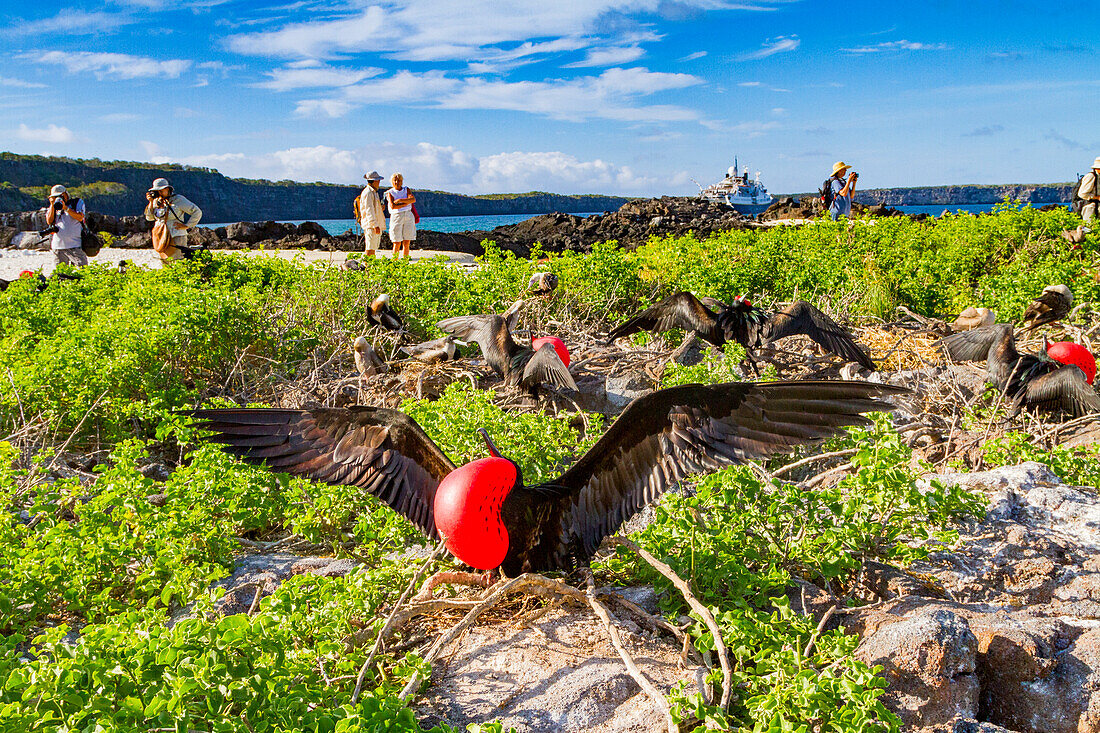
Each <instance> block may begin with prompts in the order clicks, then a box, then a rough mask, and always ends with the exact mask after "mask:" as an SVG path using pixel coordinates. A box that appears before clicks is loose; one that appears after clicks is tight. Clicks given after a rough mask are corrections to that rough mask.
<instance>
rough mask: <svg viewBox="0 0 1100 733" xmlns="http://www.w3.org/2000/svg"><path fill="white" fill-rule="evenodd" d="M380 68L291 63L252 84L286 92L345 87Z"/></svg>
mask: <svg viewBox="0 0 1100 733" xmlns="http://www.w3.org/2000/svg"><path fill="white" fill-rule="evenodd" d="M382 71H383V70H382V69H375V68H367V69H346V68H339V67H335V66H325V65H320V64H319V65H316V66H299V65H294V64H291V65H289V66H284V67H282V68H279V69H274V70H272V71H269V72H267V75H268V76H269V77H271V78H270V80H268V81H263V82H259V83H257V84H254V85H253V86H257V87H261V88H263V89H274V90H275V91H277V92H286V91H290V90H292V89H310V88H313V89H317V88H336V87H346V86H350V85H352V84H356V83H358V82H361V81H363V80H364V79H369V78H370V77H372V76H378V75H379V74H381V73H382Z"/></svg>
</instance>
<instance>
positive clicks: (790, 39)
mask: <svg viewBox="0 0 1100 733" xmlns="http://www.w3.org/2000/svg"><path fill="white" fill-rule="evenodd" d="M801 44H802V41H801V40H800V39H799V37H798V36H777V37H776V38H769V39H768V40H766V41H764V42H763V43H762V44H760V48H759V49H757V50H755V51H748V52H746V53H743V54H741V56H740V57H739V58H740V59H741V60H742V61H755V60H756V59H766V58H767V57H769V56H774V55H775V54H777V53H786V52H787V51H794V50H795V49H796V48H798V47H799V46H800V45H801Z"/></svg>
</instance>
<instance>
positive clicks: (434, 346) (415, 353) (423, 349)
mask: <svg viewBox="0 0 1100 733" xmlns="http://www.w3.org/2000/svg"><path fill="white" fill-rule="evenodd" d="M400 348H401V351H403V352H405V353H406V354H408V355H409V356H411V357H412V358H414V359H416V360H418V361H423V362H426V363H428V364H434V363H437V362H441V361H457V360H458V359H461V358H462V352H461V351H459V348H458V343H457V342H456V341H455V337H454V336H444V337H443V338H441V339H434V340H432V341H424V342H423V343H419V344H407V345H405V346H402V347H400Z"/></svg>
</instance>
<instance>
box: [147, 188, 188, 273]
mask: <svg viewBox="0 0 1100 733" xmlns="http://www.w3.org/2000/svg"><path fill="white" fill-rule="evenodd" d="M145 199H146V200H147V201H148V202H149V203H148V204H146V206H145V218H146V219H148V220H149V221H151V222H154V224H153V249H155V250H156V251H157V254H159V255H160V258H161V260H178V259H181V258H182V257H183V250H181V249H180V247H186V246H187V232H189V231H190V230H191V229H194V228H195V225H196V224H198V223H199V220H200V219H202V209H200V208H199V207H198V206H195V205H194V204H193V203H191V202H190V201H188V200H187V199H186V198H185V197H184V196H182V195H181V194H178V193H176V191H175V189H174V188H172V185H171V184H170V183H168V179H166V178H158V179H156V180H155V181H153V185H152V186H150V187H149V190H148V191H146V192H145Z"/></svg>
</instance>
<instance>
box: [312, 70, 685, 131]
mask: <svg viewBox="0 0 1100 733" xmlns="http://www.w3.org/2000/svg"><path fill="white" fill-rule="evenodd" d="M701 83H702V79H700V78H699V77H697V76H693V75H691V74H673V73H667V72H654V71H649V70H648V69H644V68H637V67H635V68H629V69H623V68H617V67H616V68H612V69H607V70H605V71H604V72H603V73H601V74H599V75H598V76H584V77H577V78H574V79H553V80H548V81H514V82H513V81H504V80H497V79H486V78H484V77H467V78H462V79H454V78H451V77H449V76H447V75H446V74H444V73H443V72H439V71H429V72H424V73H413V72H410V71H400V72H398V73H396V74H394V75H392V76H389V77H384V78H378V79H367V80H365V81H363V82H360V83H359V84H355V85H352V86H348V87H344V88H342V89H340V90H337V96H335V97H332V98H328V99H309V100H303V101H302V102H300V103H299V104H298V109H297V110H296V112H297V113H298V114H299V115H310V114H313V115H317V116H330V117H335V116H339V115H341V114H346V113H347V112H349V111H350V110H351V109H352V108H353V107H358V106H364V105H371V104H395V103H397V104H406V105H414V106H415V105H422V106H434V107H441V108H444V109H491V110H506V111H513V112H527V113H530V114H538V115H544V116H547V117H552V118H555V119H563V120H586V119H592V118H603V119H614V120H625V121H664V122H676V121H690V120H695V119H697V118H698V116H699V115H698V114H697V113H696V112H694V111H693V110H690V109H686V108H684V107H678V106H674V105H644V104H642V105H639V104H637V101H638V99H639V98H640V97H644V96H648V95H651V94H655V93H657V92H662V91H668V90H673V89H683V88H686V87H690V86H695V85H697V84H701Z"/></svg>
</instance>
